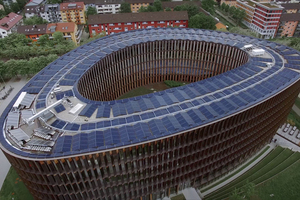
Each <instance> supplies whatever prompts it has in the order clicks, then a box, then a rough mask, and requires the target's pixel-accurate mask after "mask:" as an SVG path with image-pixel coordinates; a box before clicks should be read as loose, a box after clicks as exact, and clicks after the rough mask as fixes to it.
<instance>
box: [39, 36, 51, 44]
mask: <svg viewBox="0 0 300 200" xmlns="http://www.w3.org/2000/svg"><path fill="white" fill-rule="evenodd" d="M38 44H40V45H42V46H45V45H46V44H49V35H48V34H45V35H41V36H40V37H39V40H38Z"/></svg>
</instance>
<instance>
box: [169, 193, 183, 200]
mask: <svg viewBox="0 0 300 200" xmlns="http://www.w3.org/2000/svg"><path fill="white" fill-rule="evenodd" d="M171 200H185V197H184V195H183V194H180V195H177V196H175V197H172V198H171Z"/></svg>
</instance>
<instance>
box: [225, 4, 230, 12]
mask: <svg viewBox="0 0 300 200" xmlns="http://www.w3.org/2000/svg"><path fill="white" fill-rule="evenodd" d="M228 11H229V5H227V4H226V5H225V12H228Z"/></svg>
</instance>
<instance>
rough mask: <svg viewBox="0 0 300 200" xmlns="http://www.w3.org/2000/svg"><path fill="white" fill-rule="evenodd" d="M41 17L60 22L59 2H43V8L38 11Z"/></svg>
mask: <svg viewBox="0 0 300 200" xmlns="http://www.w3.org/2000/svg"><path fill="white" fill-rule="evenodd" d="M39 16H41V17H42V18H43V19H45V20H47V21H48V22H61V21H62V18H61V13H60V5H59V4H45V5H43V9H42V10H41V12H40V13H39Z"/></svg>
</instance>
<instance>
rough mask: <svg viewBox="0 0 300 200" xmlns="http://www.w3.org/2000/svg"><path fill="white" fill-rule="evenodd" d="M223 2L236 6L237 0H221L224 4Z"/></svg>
mask: <svg viewBox="0 0 300 200" xmlns="http://www.w3.org/2000/svg"><path fill="white" fill-rule="evenodd" d="M223 3H225V4H226V5H228V6H234V7H236V0H221V1H220V5H222V4H223Z"/></svg>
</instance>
